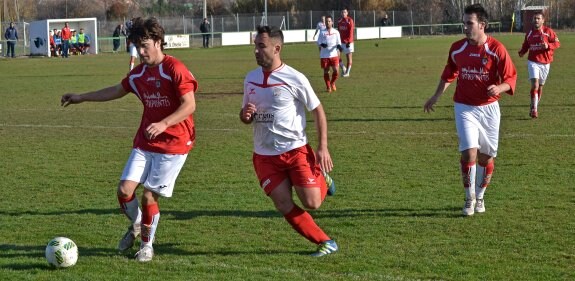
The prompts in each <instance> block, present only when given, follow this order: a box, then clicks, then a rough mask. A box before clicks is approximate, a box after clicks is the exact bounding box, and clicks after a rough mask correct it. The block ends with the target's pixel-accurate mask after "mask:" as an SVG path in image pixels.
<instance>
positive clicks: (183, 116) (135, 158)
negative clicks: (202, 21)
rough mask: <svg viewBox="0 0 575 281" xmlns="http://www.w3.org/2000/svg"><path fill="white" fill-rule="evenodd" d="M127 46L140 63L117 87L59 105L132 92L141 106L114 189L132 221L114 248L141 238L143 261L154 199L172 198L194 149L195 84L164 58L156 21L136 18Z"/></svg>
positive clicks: (154, 222) (150, 252)
mask: <svg viewBox="0 0 575 281" xmlns="http://www.w3.org/2000/svg"><path fill="white" fill-rule="evenodd" d="M130 41H131V42H133V43H134V44H135V46H136V47H137V48H138V50H139V52H140V58H141V60H142V64H140V65H138V66H136V67H135V68H134V69H133V70H132V71H131V72H130V73H128V75H127V76H126V77H125V78H124V79H123V80H122V82H121V83H120V84H117V85H115V86H112V87H108V88H104V89H101V90H98V91H94V92H89V93H85V94H81V95H78V94H65V95H63V96H62V99H61V102H62V105H63V106H67V105H69V104H78V103H81V102H85V101H109V100H114V99H119V98H121V97H124V96H126V95H127V94H128V93H130V92H131V93H134V94H135V95H136V97H138V99H140V100H141V101H142V104H143V105H144V112H143V115H142V120H141V123H140V127H139V129H138V132H137V133H136V136H135V137H134V145H133V148H132V153H131V154H130V157H129V158H128V162H127V163H126V166H125V167H124V171H123V173H122V177H121V180H120V183H119V184H118V190H117V197H118V202H119V203H120V208H121V210H122V212H123V213H124V214H125V215H126V216H127V217H128V219H129V220H130V227H129V228H128V231H127V232H126V234H125V235H124V237H123V238H122V239H121V240H120V243H119V244H118V249H119V250H120V251H125V250H128V249H130V248H131V247H132V246H133V245H134V241H135V240H136V237H138V236H140V235H141V240H142V243H141V245H140V250H139V251H138V252H137V253H136V259H137V260H138V261H140V262H147V261H151V260H152V258H153V256H154V248H153V246H152V243H153V242H154V237H155V235H156V229H157V227H158V221H159V219H160V208H159V206H158V199H159V197H171V196H172V192H173V190H174V185H175V182H176V178H177V177H178V174H179V173H180V170H181V169H182V167H183V166H184V162H185V161H186V158H187V156H188V152H189V151H190V150H191V149H192V147H193V145H194V140H195V136H196V135H195V127H194V119H193V116H192V113H194V111H195V109H196V102H195V98H194V93H195V91H196V89H197V87H198V83H197V81H196V79H195V78H194V76H193V75H192V73H190V71H189V70H188V69H187V68H186V66H185V65H184V64H183V63H182V62H180V61H179V60H177V59H175V58H174V57H172V56H168V55H166V54H164V52H163V50H164V28H163V27H162V26H161V25H160V23H159V22H158V20H157V19H156V18H150V19H146V20H144V19H142V18H136V19H134V21H133V25H132V27H131V33H130ZM140 185H143V186H144V192H143V195H142V208H141V209H140V207H139V206H138V205H139V204H138V199H137V198H136V196H135V191H136V189H137V188H138V187H139V186H140Z"/></svg>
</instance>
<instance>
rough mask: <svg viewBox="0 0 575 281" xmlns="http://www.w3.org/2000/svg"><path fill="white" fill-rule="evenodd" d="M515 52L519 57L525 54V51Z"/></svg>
mask: <svg viewBox="0 0 575 281" xmlns="http://www.w3.org/2000/svg"><path fill="white" fill-rule="evenodd" d="M517 54H518V55H519V57H520V58H522V57H523V55H525V53H522V52H517Z"/></svg>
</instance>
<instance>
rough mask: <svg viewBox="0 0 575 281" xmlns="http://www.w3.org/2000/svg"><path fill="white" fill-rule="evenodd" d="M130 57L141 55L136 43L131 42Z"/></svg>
mask: <svg viewBox="0 0 575 281" xmlns="http://www.w3.org/2000/svg"><path fill="white" fill-rule="evenodd" d="M129 48H130V57H135V58H138V57H140V56H139V55H138V48H136V45H134V44H133V43H130V47H129Z"/></svg>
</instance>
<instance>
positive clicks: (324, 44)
mask: <svg viewBox="0 0 575 281" xmlns="http://www.w3.org/2000/svg"><path fill="white" fill-rule="evenodd" d="M319 45H320V46H321V47H322V48H327V44H326V43H321V44H319Z"/></svg>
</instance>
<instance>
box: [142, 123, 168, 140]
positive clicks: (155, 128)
mask: <svg viewBox="0 0 575 281" xmlns="http://www.w3.org/2000/svg"><path fill="white" fill-rule="evenodd" d="M167 128H168V125H167V124H166V123H164V122H158V123H152V124H150V125H149V126H148V127H147V128H146V131H145V132H144V134H145V135H146V138H147V139H149V140H153V139H155V138H156V137H157V136H159V135H160V134H161V133H163V132H164V131H165V130H166V129H167Z"/></svg>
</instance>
